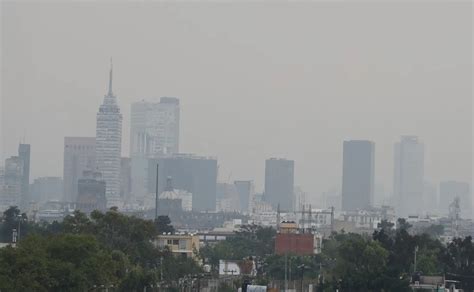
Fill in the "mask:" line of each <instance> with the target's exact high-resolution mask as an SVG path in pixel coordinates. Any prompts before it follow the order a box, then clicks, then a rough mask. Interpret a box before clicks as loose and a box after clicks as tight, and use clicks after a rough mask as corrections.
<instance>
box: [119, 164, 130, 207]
mask: <svg viewBox="0 0 474 292" xmlns="http://www.w3.org/2000/svg"><path fill="white" fill-rule="evenodd" d="M131 189H132V166H131V160H130V158H129V157H122V159H121V162H120V197H121V198H122V200H123V201H124V202H127V203H130V199H131V198H130V194H131Z"/></svg>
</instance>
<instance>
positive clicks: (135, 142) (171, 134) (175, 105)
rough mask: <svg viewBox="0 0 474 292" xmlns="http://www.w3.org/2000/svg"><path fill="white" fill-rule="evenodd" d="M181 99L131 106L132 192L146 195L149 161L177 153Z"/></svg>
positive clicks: (166, 99) (161, 100)
mask: <svg viewBox="0 0 474 292" xmlns="http://www.w3.org/2000/svg"><path fill="white" fill-rule="evenodd" d="M178 151H179V99H177V98H174V97H162V98H160V99H159V100H153V99H152V100H142V101H139V102H135V103H132V106H131V119H130V158H131V177H132V186H131V193H132V195H133V196H134V197H135V199H137V200H138V201H141V200H142V198H143V197H144V196H146V194H147V188H146V186H147V185H148V176H147V174H148V159H149V158H158V157H162V156H165V155H170V154H174V153H178Z"/></svg>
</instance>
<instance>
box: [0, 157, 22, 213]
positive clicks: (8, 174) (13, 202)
mask: <svg viewBox="0 0 474 292" xmlns="http://www.w3.org/2000/svg"><path fill="white" fill-rule="evenodd" d="M23 178H24V176H23V161H22V159H20V157H18V156H12V157H10V158H7V159H5V169H4V173H3V179H1V180H2V181H3V187H2V189H1V193H0V211H2V212H3V211H5V210H6V209H8V208H9V207H11V206H18V207H20V204H21V201H22V190H21V188H22V185H23Z"/></svg>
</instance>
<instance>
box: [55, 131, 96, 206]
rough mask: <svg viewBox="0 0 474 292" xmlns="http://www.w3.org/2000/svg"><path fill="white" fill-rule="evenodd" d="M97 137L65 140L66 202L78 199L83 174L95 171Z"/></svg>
mask: <svg viewBox="0 0 474 292" xmlns="http://www.w3.org/2000/svg"><path fill="white" fill-rule="evenodd" d="M95 155H96V151H95V137H65V138H64V167H63V179H64V198H63V199H62V200H64V201H66V202H75V201H76V199H77V181H78V180H79V178H81V176H82V172H83V171H85V170H88V169H95V167H96V164H95Z"/></svg>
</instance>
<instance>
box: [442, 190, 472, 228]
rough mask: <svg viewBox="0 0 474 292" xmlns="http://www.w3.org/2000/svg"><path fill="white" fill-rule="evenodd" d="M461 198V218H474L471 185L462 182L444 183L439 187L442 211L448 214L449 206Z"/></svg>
mask: <svg viewBox="0 0 474 292" xmlns="http://www.w3.org/2000/svg"><path fill="white" fill-rule="evenodd" d="M456 198H459V203H460V208H461V217H462V218H465V219H467V218H471V217H472V199H471V198H472V195H471V188H470V186H469V183H467V182H460V181H443V182H441V183H440V185H439V201H440V208H439V209H440V211H441V213H442V214H448V211H449V205H450V204H451V203H452V202H453V201H454V200H455V199H456Z"/></svg>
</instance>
